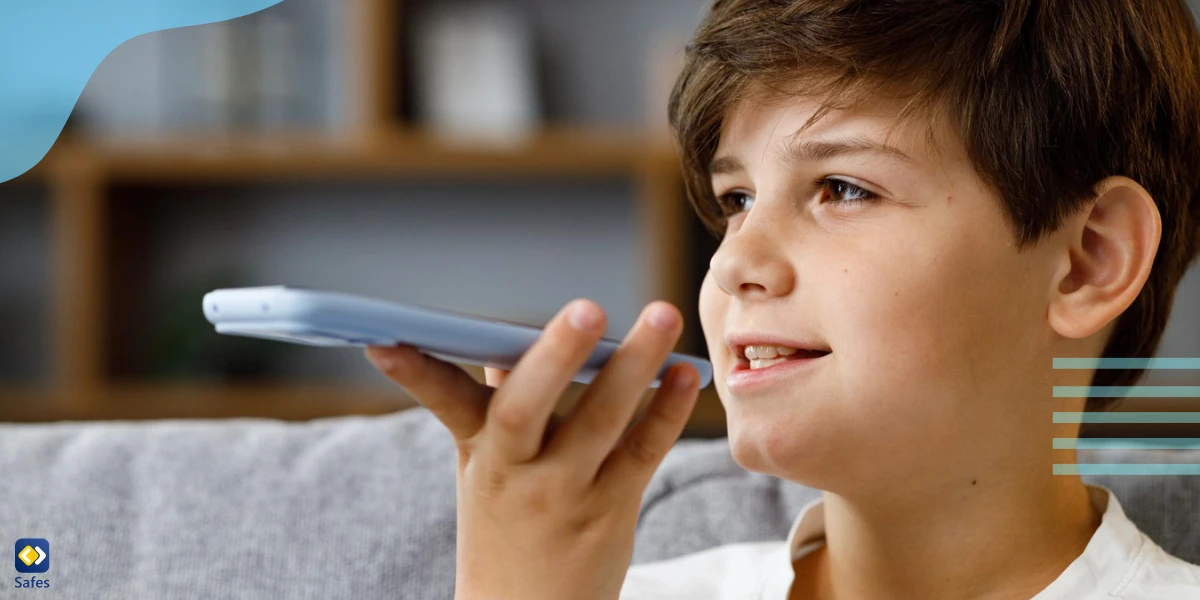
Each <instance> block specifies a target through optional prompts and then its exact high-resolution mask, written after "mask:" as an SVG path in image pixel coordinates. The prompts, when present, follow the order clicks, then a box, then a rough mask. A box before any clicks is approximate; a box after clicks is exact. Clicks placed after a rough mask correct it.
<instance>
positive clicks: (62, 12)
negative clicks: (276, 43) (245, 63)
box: [0, 0, 282, 182]
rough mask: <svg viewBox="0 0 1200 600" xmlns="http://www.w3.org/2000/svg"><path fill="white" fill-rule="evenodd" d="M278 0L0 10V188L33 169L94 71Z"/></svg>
mask: <svg viewBox="0 0 1200 600" xmlns="http://www.w3.org/2000/svg"><path fill="white" fill-rule="evenodd" d="M280 2H282V0H33V1H23V2H4V3H3V4H0V82H3V83H2V84H0V140H2V142H0V182H4V181H8V180H10V179H13V178H15V177H18V176H20V175H21V174H22V173H25V172H26V171H28V170H30V169H32V168H33V167H34V166H36V165H37V163H38V162H40V161H41V160H42V158H44V157H45V156H46V153H47V152H49V150H50V147H51V146H53V145H54V141H55V140H56V139H58V136H59V134H60V133H62V129H63V126H64V125H65V124H66V122H67V117H69V116H70V114H71V110H72V109H73V108H74V107H75V103H76V102H78V101H79V96H80V94H82V93H83V88H84V86H86V85H87V82H88V79H90V78H91V77H92V73H95V71H96V67H98V66H100V63H101V62H102V61H103V60H104V58H105V57H106V56H108V55H109V53H111V52H112V51H113V50H114V49H116V47H117V46H120V45H121V44H123V43H125V42H126V41H128V40H130V39H133V38H135V37H137V36H139V35H144V34H147V33H151V32H154V31H161V30H163V29H174V28H176V27H189V26H192V25H204V24H208V23H216V22H218V21H227V20H229V19H235V18H237V17H242V16H245V15H248V14H252V13H256V12H258V11H260V10H263V9H265V8H269V7H271V6H274V5H276V4H278V3H280Z"/></svg>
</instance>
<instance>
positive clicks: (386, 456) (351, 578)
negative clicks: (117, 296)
mask: <svg viewBox="0 0 1200 600" xmlns="http://www.w3.org/2000/svg"><path fill="white" fill-rule="evenodd" d="M1106 452H1110V453H1111V452H1112V451H1106ZM1143 452H1145V451H1143ZM1195 454H1196V453H1194V454H1193V455H1192V456H1191V460H1190V461H1189V462H1196V463H1200V456H1196V455H1195ZM1080 456H1081V461H1083V462H1087V461H1086V460H1084V456H1085V454H1084V451H1080ZM1144 456H1145V455H1144V454H1143V455H1138V458H1135V457H1132V456H1129V453H1125V456H1124V458H1125V459H1126V462H1141V461H1142V458H1141V457H1144ZM1105 458H1106V462H1118V460H1116V459H1115V458H1114V457H1112V456H1106V457H1105ZM1147 462H1148V461H1147ZM1157 462H1170V461H1168V460H1159V461H1157ZM1176 462H1181V460H1180V459H1179V455H1176ZM455 463H456V461H455V455H454V446H453V444H452V440H451V438H450V435H449V433H448V432H447V431H446V430H445V428H444V427H443V426H442V425H441V423H439V422H438V421H437V420H436V419H435V418H434V417H433V416H432V414H431V413H429V412H428V411H427V410H425V409H423V408H415V409H411V410H405V411H401V412H397V413H393V414H390V415H383V416H376V417H358V416H352V417H335V418H328V419H318V420H314V421H308V422H285V421H275V420H268V419H232V420H163V421H100V422H80V423H76V422H61V423H49V424H3V425H0V466H2V467H3V472H4V474H3V478H2V479H0V515H3V519H0V539H7V540H10V541H15V540H16V539H18V538H25V537H39V538H46V539H47V540H48V541H49V542H50V544H51V568H50V570H49V572H47V573H46V574H44V575H42V576H39V578H44V579H49V580H50V581H51V582H52V589H53V590H54V594H53V596H52V597H54V598H69V599H74V598H80V599H82V598H88V599H97V598H114V599H115V598H120V599H130V598H172V597H221V598H289V599H293V598H294V599H307V598H312V599H317V598H320V599H325V598H334V597H336V598H343V597H345V598H366V599H371V598H380V599H383V598H387V599H389V600H390V599H394V598H451V597H452V596H453V589H454V558H455V556H454V554H455V486H454V483H455V482H454V470H455ZM1085 479H1086V480H1093V481H1099V482H1101V483H1103V484H1104V485H1106V486H1108V487H1110V488H1111V489H1112V490H1113V491H1114V492H1115V493H1116V494H1117V496H1118V497H1119V498H1120V499H1121V502H1122V504H1123V505H1124V506H1125V507H1126V512H1127V513H1128V514H1129V516H1130V518H1131V519H1133V520H1134V521H1135V522H1136V523H1137V524H1138V526H1139V527H1141V528H1142V529H1143V530H1144V531H1145V532H1146V533H1147V534H1148V535H1150V537H1151V538H1153V539H1154V540H1155V541H1156V542H1158V543H1159V544H1160V545H1162V546H1163V547H1164V548H1165V549H1167V550H1168V551H1169V552H1171V553H1173V554H1176V555H1178V556H1180V557H1182V558H1184V559H1185V560H1189V561H1191V562H1197V561H1198V560H1200V478H1197V477H1182V476H1176V477H1149V476H1141V477H1132V476H1129V477H1107V478H1106V477H1085ZM819 493H820V492H819V491H818V490H814V489H810V488H804V487H802V486H797V485H795V484H791V483H788V482H783V481H781V480H778V479H776V478H773V477H768V476H765V475H762V474H758V473H751V472H747V471H745V470H743V469H741V467H739V466H738V465H737V464H736V463H735V462H733V459H732V457H731V456H730V454H729V447H728V442H727V440H725V439H723V438H722V439H717V440H690V439H689V440H682V441H680V442H679V443H678V444H677V445H676V447H675V448H674V449H673V450H672V451H671V453H670V454H669V455H668V456H667V458H666V459H665V460H664V462H663V465H662V467H661V468H660V469H659V471H658V472H657V473H656V474H655V477H654V479H653V480H652V481H651V483H650V486H649V488H648V489H647V490H646V494H645V495H644V496H643V498H642V517H641V520H640V521H639V523H638V533H637V536H638V537H637V541H636V543H635V547H634V555H633V562H634V563H641V562H647V561H653V560H660V559H665V558H671V557H674V556H681V555H683V554H687V553H690V552H695V551H698V550H702V549H705V548H709V547H713V546H716V545H720V544H726V543H732V542H738V541H757V540H772V539H780V540H781V539H783V538H784V537H785V536H786V535H787V530H788V527H789V525H790V523H791V520H792V518H793V517H794V516H795V514H796V512H797V511H798V510H799V509H800V507H801V506H802V505H803V504H804V503H805V502H807V501H808V500H811V499H813V498H815V497H816V496H817V495H818V494H819ZM14 575H15V573H14Z"/></svg>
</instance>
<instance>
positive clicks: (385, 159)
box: [0, 0, 724, 436]
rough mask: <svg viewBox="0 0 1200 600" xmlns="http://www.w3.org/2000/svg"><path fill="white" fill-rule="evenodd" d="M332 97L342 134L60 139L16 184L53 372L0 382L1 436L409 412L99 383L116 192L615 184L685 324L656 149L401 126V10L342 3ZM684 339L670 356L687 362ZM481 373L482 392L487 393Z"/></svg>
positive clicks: (674, 238)
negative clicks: (34, 234)
mask: <svg viewBox="0 0 1200 600" xmlns="http://www.w3.org/2000/svg"><path fill="white" fill-rule="evenodd" d="M347 7H348V8H347V10H348V11H349V13H348V19H347V21H346V22H347V26H348V27H351V28H352V31H353V32H354V35H349V36H346V38H345V39H346V40H347V41H346V43H347V44H348V45H347V47H346V50H347V51H346V52H345V53H344V55H345V56H347V57H349V58H348V60H350V62H351V63H352V64H350V65H346V68H345V69H342V70H341V71H340V73H341V75H340V76H341V77H343V80H342V81H341V82H340V84H341V85H344V86H346V88H347V89H352V90H355V93H354V94H353V95H352V97H353V98H356V99H357V101H356V102H355V103H354V105H353V106H352V107H351V108H350V110H351V111H352V112H353V115H352V116H353V118H352V119H350V123H351V124H350V125H349V126H348V127H347V128H346V129H345V130H344V131H338V132H326V131H289V132H275V133H267V134H242V135H213V136H200V135H188V136H172V137H126V138H120V139H117V138H105V139H103V140H99V139H89V138H84V137H77V136H72V135H64V136H63V137H61V138H60V139H59V140H58V141H57V143H56V144H55V146H54V147H53V148H52V149H51V151H50V152H49V153H48V154H47V155H46V157H45V158H44V159H43V160H42V161H41V162H40V163H39V164H38V165H37V166H36V167H35V168H34V169H33V170H31V171H30V172H29V173H27V174H25V175H23V176H22V177H21V178H19V180H18V181H17V183H20V184H26V183H32V184H34V185H39V186H44V188H45V189H46V190H47V195H48V198H49V200H48V202H49V204H50V207H49V208H50V210H49V211H48V212H49V214H50V219H51V223H50V230H51V237H52V239H51V240H50V247H51V250H52V254H53V258H52V270H53V274H52V278H51V282H52V290H51V301H52V304H53V307H52V315H53V328H54V332H53V340H54V347H53V349H52V353H51V355H52V357H53V359H52V360H53V364H52V365H51V375H50V377H49V378H48V380H47V381H46V383H45V384H44V385H37V386H29V385H6V384H3V383H2V382H0V420H7V421H23V422H28V421H57V420H81V419H89V420H90V419H155V418H225V417H269V418H279V419H288V420H304V419H312V418H320V417H327V416H335V415H346V414H383V413H388V412H393V411H396V410H403V409H405V408H409V407H412V406H415V405H416V403H415V402H414V401H413V400H412V399H411V398H409V397H408V396H407V395H406V394H405V393H404V391H403V390H402V389H400V388H398V387H394V388H389V387H386V386H385V387H371V386H367V387H362V386H347V385H326V386H320V385H297V384H282V383H281V384H278V385H263V384H255V385H249V384H229V385H219V384H202V383H193V382H178V383H162V382H154V381H125V380H120V381H117V380H113V378H112V376H111V375H110V374H108V373H107V372H106V368H105V352H106V343H107V342H106V341H105V340H106V337H105V336H106V331H107V329H106V328H107V323H106V319H107V315H108V314H109V312H108V310H107V307H106V302H107V301H108V298H110V291H111V290H110V287H111V286H112V285H115V284H114V283H112V281H111V280H110V275H111V273H112V269H113V265H111V264H110V261H111V260H114V259H113V258H112V257H110V256H107V255H106V250H107V248H108V247H109V242H110V236H111V235H112V232H111V231H109V230H108V227H109V225H108V223H109V210H110V207H111V204H112V200H113V198H112V194H113V193H114V192H113V190H114V189H120V186H123V185H124V186H129V185H133V186H142V185H158V186H164V185H165V186H171V185H185V186H186V185H190V184H197V183H198V184H208V183H214V182H216V183H223V184H233V185H237V184H239V183H258V182H272V181H283V182H295V181H322V180H329V181H334V180H336V181H349V182H353V181H364V180H376V181H379V180H385V181H404V180H409V179H414V178H441V179H450V180H457V179H460V178H464V177H489V178H509V177H511V178H555V177H563V176H573V177H613V176H616V177H624V178H628V179H629V180H630V181H633V182H634V185H635V188H636V190H637V193H638V195H639V200H638V207H639V213H638V214H639V218H640V220H641V222H642V225H641V227H640V235H641V236H642V238H643V239H645V240H646V244H645V247H646V256H645V260H644V261H643V264H645V265H646V268H645V272H644V277H645V282H646V284H647V285H648V286H649V287H648V289H650V290H651V291H652V293H653V294H654V296H655V297H658V298H664V299H668V300H670V301H671V302H672V303H673V304H675V305H676V306H678V307H679V308H680V309H681V310H682V311H683V312H684V314H685V316H687V317H689V318H693V317H694V315H695V312H694V311H695V306H694V304H695V297H694V294H693V292H692V291H691V290H689V289H688V283H687V282H686V281H685V280H684V275H683V274H684V273H685V272H686V268H685V266H686V265H685V264H684V261H685V260H687V258H688V257H687V256H686V253H685V252H683V251H682V250H681V248H682V247H683V244H684V241H685V240H684V236H685V235H686V229H685V224H686V221H685V219H686V218H688V216H689V211H688V208H687V206H686V201H685V198H684V196H683V191H682V185H681V179H680V174H679V172H678V161H677V159H676V157H675V154H674V150H673V148H672V147H671V146H670V145H669V144H667V143H666V142H665V141H664V140H661V139H656V138H650V137H648V136H647V135H646V134H645V133H644V132H642V131H639V130H628V131H614V130H611V129H597V128H583V127H576V126H570V125H566V124H547V125H546V126H545V127H544V128H543V129H542V130H541V131H539V132H537V133H535V134H533V135H531V136H528V137H527V138H524V139H521V140H519V141H515V142H511V143H506V144H503V145H498V144H488V143H481V142H464V141H461V140H452V139H446V138H444V137H439V136H438V135H436V134H433V133H431V132H428V131H425V130H423V129H422V128H421V127H419V126H415V125H413V124H410V123H405V122H402V118H401V117H400V115H398V114H395V113H396V107H397V106H398V104H399V101H398V98H399V96H398V94H399V93H400V91H401V84H400V80H399V78H398V77H397V73H398V64H399V62H400V61H399V60H398V58H397V57H398V48H399V42H398V41H397V40H399V39H400V31H399V30H398V29H397V28H398V24H399V15H400V14H401V13H402V11H400V7H399V2H398V1H397V0H352V1H350V2H348V3H347ZM698 336H699V334H698V332H694V331H690V330H685V335H684V338H683V339H681V340H680V343H679V344H678V346H677V347H676V350H677V351H691V350H692V348H693V347H694V343H695V342H696V340H698V339H699V337H698ZM482 378H483V377H482V370H481V369H479V370H478V379H479V380H482ZM689 431H690V432H691V433H692V434H696V435H705V436H713V435H719V434H721V433H722V432H723V431H724V411H723V409H722V408H721V404H720V400H719V398H717V396H716V394H715V391H714V390H713V388H712V387H711V386H710V388H709V389H707V390H704V392H703V393H702V398H701V401H700V403H699V405H698V406H697V409H696V411H695V413H694V415H693V419H692V424H691V425H690V426H689Z"/></svg>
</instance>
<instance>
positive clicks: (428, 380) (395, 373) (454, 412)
mask: <svg viewBox="0 0 1200 600" xmlns="http://www.w3.org/2000/svg"><path fill="white" fill-rule="evenodd" d="M366 356H367V359H368V360H370V361H371V363H372V364H374V365H375V368H377V369H379V371H380V372H382V373H383V374H384V375H386V376H387V378H388V379H391V380H392V382H394V383H396V384H398V385H400V386H401V387H403V388H404V389H405V390H406V391H408V393H409V394H411V395H412V396H413V398H414V399H415V400H416V401H417V402H419V403H420V404H421V405H422V406H424V407H426V408H428V409H429V411H430V412H432V413H433V415H434V416H435V417H437V418H438V420H439V421H441V422H442V423H443V424H444V425H445V426H446V428H447V429H449V430H450V433H451V435H453V436H454V438H455V439H457V440H466V439H470V438H471V437H474V436H475V434H476V433H478V432H479V431H480V429H482V428H483V424H484V421H485V419H486V417H487V405H488V399H489V398H490V397H491V394H492V391H493V390H492V389H491V388H489V387H487V386H483V385H480V384H479V382H478V381H475V378H474V377H471V374H470V373H467V372H466V371H464V370H463V369H462V367H459V366H458V365H455V364H453V363H448V362H445V361H442V360H439V359H437V358H435V357H432V356H429V355H426V354H424V353H422V352H421V351H420V350H418V349H416V348H414V347H412V346H408V345H398V346H368V347H367V350H366Z"/></svg>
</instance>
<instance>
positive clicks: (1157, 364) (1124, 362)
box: [1054, 358, 1200, 369]
mask: <svg viewBox="0 0 1200 600" xmlns="http://www.w3.org/2000/svg"><path fill="white" fill-rule="evenodd" d="M1054 368H1055V369H1200V358H1056V359H1054Z"/></svg>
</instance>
